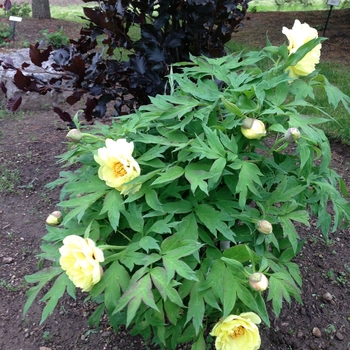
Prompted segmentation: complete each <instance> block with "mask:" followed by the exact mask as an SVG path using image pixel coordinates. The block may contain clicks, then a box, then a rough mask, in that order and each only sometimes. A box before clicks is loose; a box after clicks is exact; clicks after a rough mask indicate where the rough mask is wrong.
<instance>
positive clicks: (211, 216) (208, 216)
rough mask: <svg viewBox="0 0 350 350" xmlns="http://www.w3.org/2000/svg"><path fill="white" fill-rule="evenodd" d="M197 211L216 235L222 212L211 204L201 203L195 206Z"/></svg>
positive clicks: (205, 224)
mask: <svg viewBox="0 0 350 350" xmlns="http://www.w3.org/2000/svg"><path fill="white" fill-rule="evenodd" d="M195 213H196V214H197V215H198V217H199V220H200V221H201V222H202V223H203V225H204V226H205V227H206V228H207V229H208V230H209V231H210V232H211V233H212V234H213V235H214V236H215V237H216V235H217V233H216V229H217V226H218V221H219V217H220V212H218V211H217V210H215V209H214V208H213V207H212V206H210V205H209V204H199V205H197V206H196V207H195Z"/></svg>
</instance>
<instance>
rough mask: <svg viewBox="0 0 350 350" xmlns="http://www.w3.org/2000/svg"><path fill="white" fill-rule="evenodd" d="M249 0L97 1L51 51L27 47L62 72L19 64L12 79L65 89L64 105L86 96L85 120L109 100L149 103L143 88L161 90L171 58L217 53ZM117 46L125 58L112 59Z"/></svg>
mask: <svg viewBox="0 0 350 350" xmlns="http://www.w3.org/2000/svg"><path fill="white" fill-rule="evenodd" d="M90 1H92V0H84V2H86V3H87V2H90ZM248 1H249V0H155V1H152V0H151V1H145V0H141V1H129V0H102V1H99V3H98V6H96V7H94V8H87V7H85V8H84V14H85V16H86V18H87V19H88V20H89V25H88V26H87V27H86V28H83V29H82V30H81V32H80V38H79V39H78V40H77V41H73V40H71V44H70V45H69V46H66V47H62V48H60V49H58V50H56V51H53V49H52V48H51V47H49V48H47V49H45V50H40V49H39V48H38V44H36V45H35V46H31V47H30V57H31V60H32V62H33V63H34V64H35V65H37V66H41V65H42V63H43V62H45V61H46V60H47V58H48V57H49V55H50V54H51V55H52V57H53V59H54V61H55V63H54V64H52V68H54V69H55V70H57V71H59V72H62V74H63V75H62V78H57V77H55V79H51V80H49V81H43V80H42V79H40V76H38V77H33V76H31V77H27V76H25V75H24V74H23V73H22V72H21V71H20V70H19V69H18V70H17V73H16V75H15V84H16V85H17V86H18V87H19V88H20V89H22V90H24V91H36V92H39V93H42V94H45V93H46V92H48V91H50V90H53V89H55V90H56V91H63V89H65V90H67V89H69V90H70V91H71V95H70V96H69V97H67V99H66V101H67V102H68V103H69V104H70V105H74V104H75V103H77V102H78V101H80V99H81V98H82V97H84V96H85V97H86V106H85V108H84V115H85V118H86V119H87V120H88V121H90V122H91V121H92V119H93V118H96V117H97V118H103V117H104V116H105V115H106V111H107V104H108V103H110V102H111V101H113V102H114V105H113V106H114V110H115V112H114V115H115V116H116V115H122V114H126V113H127V109H126V110H125V109H124V110H122V107H123V106H124V105H126V106H128V107H129V109H130V110H132V109H134V108H135V107H137V106H139V105H142V104H146V103H148V102H149V96H155V95H156V94H159V93H164V92H165V88H166V82H167V78H166V76H167V74H169V70H170V65H171V64H172V63H175V62H180V61H189V60H190V55H195V56H199V55H205V56H208V57H220V56H223V55H224V54H225V49H224V45H225V43H227V42H228V41H229V40H230V39H231V36H232V33H233V32H235V31H236V30H237V27H238V26H239V25H240V22H241V21H242V19H243V18H244V16H245V13H246V10H247V7H248V5H247V4H248ZM133 27H134V28H135V27H136V28H137V30H139V38H138V39H137V40H135V38H132V37H131V34H132V31H131V29H132V28H133ZM134 32H135V30H134ZM97 39H99V41H101V42H102V43H103V45H104V48H103V52H102V53H99V52H96V48H97ZM116 50H117V51H118V50H120V51H125V50H127V51H128V52H129V54H128V60H123V59H121V58H120V59H117V58H116V57H115V55H114V53H115V52H116ZM0 63H2V65H4V64H6V63H5V62H0ZM6 68H7V69H10V68H11V67H9V66H8V67H6ZM24 68H25V67H23V66H22V70H23V71H24ZM17 105H18V103H16V104H15V106H17ZM55 111H56V112H57V113H58V114H59V116H60V118H61V119H62V120H64V121H66V122H72V117H71V116H70V115H69V114H68V113H67V112H63V111H61V110H59V109H57V108H55Z"/></svg>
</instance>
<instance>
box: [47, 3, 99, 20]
mask: <svg viewBox="0 0 350 350" xmlns="http://www.w3.org/2000/svg"><path fill="white" fill-rule="evenodd" d="M94 6H95V5H91V4H90V5H87V4H84V5H68V6H56V5H50V12H51V17H52V18H55V19H60V20H65V21H72V22H77V23H86V22H87V21H86V20H84V19H83V18H81V17H82V16H83V17H84V11H83V7H94Z"/></svg>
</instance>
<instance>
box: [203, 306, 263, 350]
mask: <svg viewBox="0 0 350 350" xmlns="http://www.w3.org/2000/svg"><path fill="white" fill-rule="evenodd" d="M260 322H261V319H260V317H259V316H258V315H257V314H255V313H254V312H244V313H241V314H240V315H238V316H237V315H229V316H227V317H226V318H225V319H224V320H220V321H219V322H218V323H217V324H216V325H215V326H214V328H213V330H212V331H211V333H210V335H212V336H214V337H216V339H215V348H216V349H217V350H258V349H259V348H260V345H261V339H260V334H259V329H258V327H257V326H256V325H257V324H259V323H260Z"/></svg>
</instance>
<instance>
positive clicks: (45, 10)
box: [32, 0, 51, 19]
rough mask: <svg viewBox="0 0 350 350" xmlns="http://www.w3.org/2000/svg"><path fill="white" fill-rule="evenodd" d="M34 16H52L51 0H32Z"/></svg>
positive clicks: (48, 17)
mask: <svg viewBox="0 0 350 350" xmlns="http://www.w3.org/2000/svg"><path fill="white" fill-rule="evenodd" d="M32 17H33V18H47V19H50V18H51V13H50V3H49V0H32Z"/></svg>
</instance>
